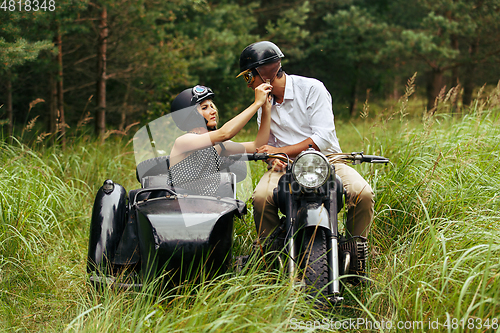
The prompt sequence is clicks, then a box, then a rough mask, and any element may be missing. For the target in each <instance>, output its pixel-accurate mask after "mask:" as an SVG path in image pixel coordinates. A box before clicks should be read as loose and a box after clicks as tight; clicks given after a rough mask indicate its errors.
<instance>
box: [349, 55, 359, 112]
mask: <svg viewBox="0 0 500 333" xmlns="http://www.w3.org/2000/svg"><path fill="white" fill-rule="evenodd" d="M359 67H360V65H359V64H356V65H355V67H354V79H353V81H352V86H351V100H350V102H349V114H350V115H351V117H355V116H356V108H357V106H358V74H359Z"/></svg>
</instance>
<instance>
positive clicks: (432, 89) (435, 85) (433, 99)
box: [427, 68, 444, 111]
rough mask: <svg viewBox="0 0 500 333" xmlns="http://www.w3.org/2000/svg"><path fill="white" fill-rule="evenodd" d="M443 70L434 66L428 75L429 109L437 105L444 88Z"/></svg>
mask: <svg viewBox="0 0 500 333" xmlns="http://www.w3.org/2000/svg"><path fill="white" fill-rule="evenodd" d="M443 74H444V73H443V70H442V69H441V68H433V69H432V71H430V72H428V73H427V75H428V77H427V111H430V110H432V109H434V108H435V107H437V105H438V100H437V99H438V97H439V93H440V91H441V89H443V86H444V85H443Z"/></svg>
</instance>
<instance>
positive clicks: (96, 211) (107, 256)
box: [87, 183, 127, 273]
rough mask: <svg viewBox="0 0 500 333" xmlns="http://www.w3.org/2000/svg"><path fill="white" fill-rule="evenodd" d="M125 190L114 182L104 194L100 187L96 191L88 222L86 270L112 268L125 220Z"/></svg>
mask: <svg viewBox="0 0 500 333" xmlns="http://www.w3.org/2000/svg"><path fill="white" fill-rule="evenodd" d="M126 202H127V192H126V190H125V188H124V187H123V186H121V185H120V184H116V183H115V184H114V189H113V191H112V192H110V193H108V194H106V193H104V190H103V188H102V187H101V188H100V189H99V191H98V192H97V195H96V198H95V201H94V208H93V210H92V221H91V223H90V238H89V252H88V256H87V272H89V273H90V272H93V271H96V270H105V269H109V268H112V266H113V265H112V264H113V260H114V257H115V252H116V249H117V247H118V243H119V242H120V238H121V236H122V233H123V230H124V228H125V222H126V215H127V209H126V207H127V206H126Z"/></svg>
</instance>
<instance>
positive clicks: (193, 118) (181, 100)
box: [170, 85, 215, 131]
mask: <svg viewBox="0 0 500 333" xmlns="http://www.w3.org/2000/svg"><path fill="white" fill-rule="evenodd" d="M214 97H215V94H214V92H213V91H212V89H210V88H208V87H205V86H200V85H197V86H194V87H193V88H188V89H185V90H183V91H182V92H181V93H180V94H179V95H177V97H175V99H174V101H173V102H172V106H171V108H170V113H171V114H172V119H173V120H174V121H175V124H176V125H177V127H179V128H180V129H181V130H183V131H189V130H191V129H193V128H196V127H203V126H206V124H207V121H206V119H205V118H204V117H203V116H202V115H201V114H200V113H199V112H198V110H197V107H196V106H197V104H200V103H201V102H203V101H204V100H206V99H214Z"/></svg>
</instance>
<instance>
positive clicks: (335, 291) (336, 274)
mask: <svg viewBox="0 0 500 333" xmlns="http://www.w3.org/2000/svg"><path fill="white" fill-rule="evenodd" d="M337 186H338V184H337V182H333V189H330V198H329V199H330V207H329V208H330V215H329V216H330V231H331V246H332V247H331V249H330V251H329V255H328V260H329V264H330V267H331V269H330V270H329V272H330V281H332V284H331V287H332V290H331V294H332V295H333V297H334V298H338V300H341V299H342V297H340V281H339V278H340V271H339V221H338V217H337V208H338V207H337Z"/></svg>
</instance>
